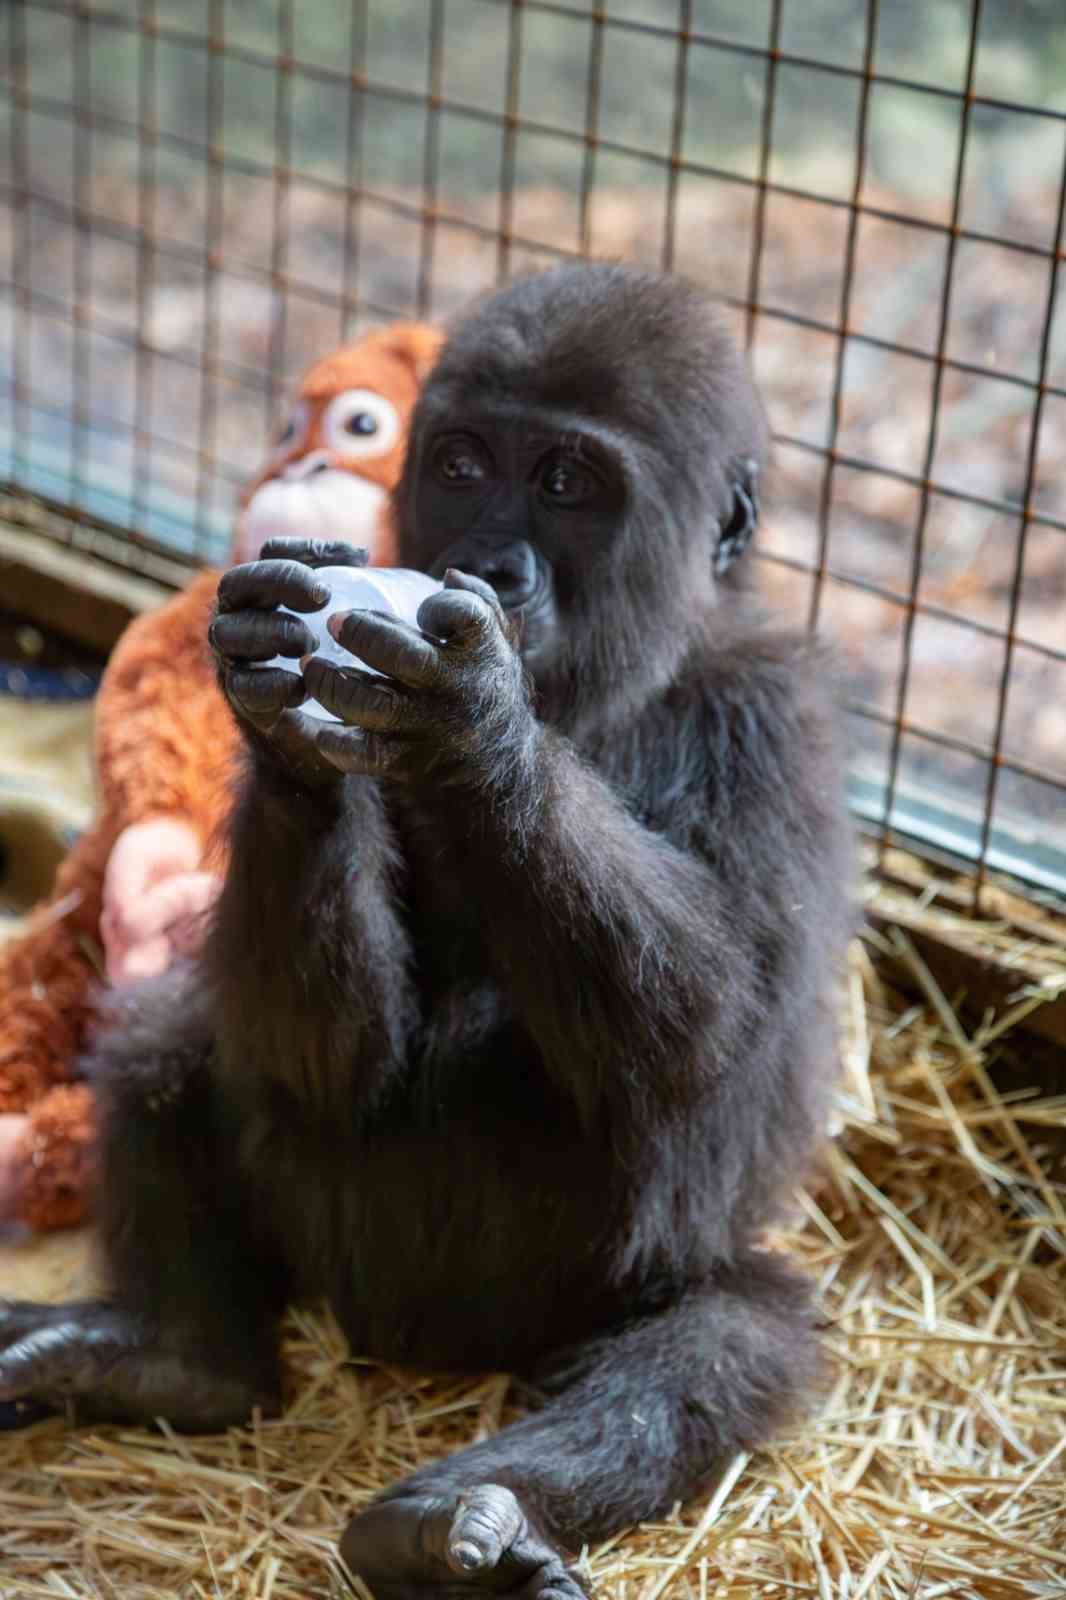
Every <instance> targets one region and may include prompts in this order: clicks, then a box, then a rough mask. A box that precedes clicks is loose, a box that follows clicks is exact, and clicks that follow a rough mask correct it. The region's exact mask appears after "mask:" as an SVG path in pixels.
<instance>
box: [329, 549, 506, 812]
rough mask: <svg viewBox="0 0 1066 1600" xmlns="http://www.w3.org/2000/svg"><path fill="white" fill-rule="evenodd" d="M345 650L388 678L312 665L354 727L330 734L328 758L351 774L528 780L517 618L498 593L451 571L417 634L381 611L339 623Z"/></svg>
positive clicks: (476, 783) (339, 617)
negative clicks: (514, 631)
mask: <svg viewBox="0 0 1066 1600" xmlns="http://www.w3.org/2000/svg"><path fill="white" fill-rule="evenodd" d="M329 630H330V632H331V633H332V634H333V637H334V638H335V639H336V640H337V642H338V644H341V645H343V646H344V648H345V649H346V650H350V651H351V652H352V654H353V655H354V656H357V657H358V658H359V659H360V661H362V662H365V663H366V665H367V666H369V667H373V668H374V669H375V671H376V672H379V673H383V674H384V677H375V676H373V675H372V674H371V673H367V672H362V671H360V670H359V669H358V668H357V667H350V668H348V667H336V666H331V665H330V664H329V663H328V662H326V661H323V660H322V659H321V658H320V657H318V656H316V657H314V658H313V659H312V660H310V661H308V662H306V663H305V664H304V681H305V683H306V685H307V689H308V692H309V693H310V694H311V695H313V696H314V698H315V699H316V700H318V701H319V702H320V703H321V704H322V705H324V706H325V707H326V708H327V710H329V711H332V712H333V713H334V715H336V716H337V717H339V718H340V720H341V723H342V724H343V726H341V727H336V726H335V725H333V724H327V725H325V726H322V725H319V729H318V732H317V743H318V748H319V750H320V751H321V752H322V753H323V754H324V755H325V756H327V757H328V758H329V760H330V761H332V762H333V763H335V765H336V767H337V768H338V769H339V770H340V771H342V772H353V773H365V774H369V775H371V776H373V777H382V778H396V779H399V780H401V781H417V780H418V779H421V778H427V779H432V780H433V781H434V782H437V783H442V782H443V783H450V784H467V783H468V784H470V785H471V786H473V787H476V788H479V789H483V788H484V787H485V786H486V784H487V785H489V786H492V785H494V784H496V783H498V782H501V781H503V782H506V781H507V780H508V779H509V778H512V777H515V776H517V773H518V769H519V768H520V767H521V765H522V758H523V756H524V755H525V754H526V753H527V752H528V751H529V749H530V747H531V745H532V743H533V741H534V740H535V738H536V734H537V730H538V724H537V721H536V718H535V717H534V715H533V711H532V709H531V707H530V704H529V698H528V695H527V692H526V687H525V681H524V678H523V673H522V661H521V658H520V656H519V654H518V652H517V650H516V649H515V647H514V644H513V642H512V638H511V631H510V628H509V626H508V623H507V619H506V616H505V614H504V612H503V610H502V608H501V606H500V603H499V601H498V600H497V598H496V595H495V593H494V592H493V590H492V589H491V588H490V587H489V585H488V584H487V583H483V582H482V581H481V580H480V579H479V578H473V577H470V576H469V575H468V574H467V573H462V572H455V571H449V572H448V573H447V574H446V575H445V579H444V588H443V589H442V590H441V591H440V592H439V593H438V594H434V595H430V597H429V599H428V600H424V601H423V602H422V605H421V606H420V608H419V612H418V627H417V628H412V627H410V626H409V625H408V624H407V623H405V622H401V621H400V620H399V619H397V618H395V617H388V616H385V615H383V614H382V613H380V612H376V611H349V612H346V613H338V614H336V615H334V616H332V617H331V618H330V620H329Z"/></svg>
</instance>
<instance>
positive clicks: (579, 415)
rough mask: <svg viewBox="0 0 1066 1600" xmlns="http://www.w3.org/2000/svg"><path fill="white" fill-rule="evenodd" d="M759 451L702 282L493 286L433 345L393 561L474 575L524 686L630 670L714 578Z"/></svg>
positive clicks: (667, 666) (700, 605)
mask: <svg viewBox="0 0 1066 1600" xmlns="http://www.w3.org/2000/svg"><path fill="white" fill-rule="evenodd" d="M765 447H766V425H765V421H764V418H763V413H762V409H761V407H760V404H759V401H758V398H757V396H756V394H755V391H754V388H753V386H752V383H751V380H750V378H749V377H748V374H747V371H746V368H745V365H744V362H743V359H742V357H741V356H740V354H739V352H738V351H737V348H736V346H735V345H734V343H733V341H732V339H731V338H730V337H729V335H728V333H727V332H726V331H725V329H724V327H723V325H722V322H721V320H720V318H719V316H718V314H717V313H716V312H715V310H714V308H713V306H712V305H711V303H710V301H709V300H708V298H707V297H706V295H705V294H704V293H703V292H702V291H700V290H699V289H697V288H695V287H694V286H693V285H691V284H688V283H686V282H684V281H682V280H680V279H677V278H673V277H667V276H663V275H659V274H656V273H651V272H644V271H639V270H635V269H631V268H625V267H620V266H612V265H588V264H581V265H574V266H565V267H559V268H555V269H553V270H551V271H549V272H545V273H541V274H539V275H537V276H535V277H530V278H524V279H521V280H519V281H517V282H515V283H513V284H512V285H510V286H509V287H508V288H506V289H504V290H502V291H501V292H500V293H498V294H496V295H494V296H493V297H492V298H490V299H489V300H487V301H486V302H485V303H484V305H483V306H482V307H481V308H480V309H478V310H477V311H475V313H474V314H473V315H472V316H470V317H468V318H467V320H466V321H464V322H463V323H461V324H460V325H459V327H458V328H457V329H456V331H455V332H454V333H453V335H452V337H451V338H450V339H449V341H448V343H447V345H446V346H445V349H444V352H443V354H442V355H441V357H440V359H439V361H438V363H437V365H436V367H435V369H434V371H433V373H432V375H431V377H430V379H429V381H428V383H427V385H426V387H425V389H424V391H423V394H422V398H421V400H420V402H419V405H418V407H417V410H416V412H415V416H414V419H413V425H412V435H411V444H410V448H409V451H408V455H407V463H406V466H405V469H404V473H403V476H402V479H401V481H400V484H399V486H398V488H397V492H396V513H397V526H398V532H399V554H400V559H401V561H402V562H403V563H404V564H405V565H409V566H415V567H419V568H422V569H423V570H425V571H428V572H431V573H434V574H438V575H439V574H443V572H444V570H445V569H446V568H448V567H456V568H459V569H460V570H462V571H465V572H469V573H473V574H475V575H476V576H478V577H480V578H483V579H485V580H486V581H487V582H488V583H490V584H492V586H493V588H494V589H495V590H496V592H497V594H498V595H499V598H500V600H501V601H502V603H503V605H504V607H505V608H506V609H507V610H508V612H510V613H511V614H512V616H514V618H515V619H516V621H517V623H518V626H519V630H520V639H521V647H522V652H523V655H524V657H525V660H526V663H527V665H528V667H529V670H530V672H531V673H532V675H533V678H534V680H535V682H536V684H537V686H538V688H539V689H540V690H541V691H542V693H544V692H545V691H549V690H550V689H552V688H554V689H556V690H557V691H560V692H562V691H564V690H565V688H566V686H567V685H569V687H570V688H571V689H572V688H574V687H576V683H575V678H580V681H581V686H582V691H583V693H585V694H587V692H588V688H589V680H590V678H591V679H593V680H597V681H600V682H603V683H605V684H607V683H609V682H610V680H611V678H612V677H616V676H617V675H619V674H622V675H628V676H629V677H635V678H636V679H638V680H640V682H641V683H642V684H643V685H645V686H646V685H647V684H648V681H649V678H650V677H651V678H657V677H659V676H665V677H667V678H668V677H670V676H671V675H672V673H673V671H674V669H675V667H676V664H677V660H678V658H679V655H680V654H683V652H684V649H685V646H686V643H687V641H688V640H689V639H690V638H691V637H692V632H693V630H694V629H696V628H699V629H700V630H701V631H704V630H705V629H706V626H707V619H708V615H709V614H710V613H711V612H713V610H714V608H715V605H716V598H717V597H718V596H719V595H720V594H721V593H722V591H723V580H724V587H725V588H726V589H728V588H729V587H731V574H732V570H733V562H734V560H735V559H736V558H738V557H739V556H740V555H741V554H742V553H743V549H744V547H745V545H746V544H747V542H748V540H749V538H750V535H751V532H752V530H753V527H754V522H755V511H756V485H757V479H758V473H759V469H760V466H761V463H762V460H763V457H764V453H765ZM727 574H729V576H727ZM712 625H713V618H712ZM553 698H554V697H553Z"/></svg>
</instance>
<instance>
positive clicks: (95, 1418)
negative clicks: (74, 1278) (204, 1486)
mask: <svg viewBox="0 0 1066 1600" xmlns="http://www.w3.org/2000/svg"><path fill="white" fill-rule="evenodd" d="M259 1364H260V1365H261V1363H259ZM249 1365H250V1366H252V1365H256V1364H255V1363H252V1362H251V1361H250V1362H249ZM268 1387H269V1386H268ZM5 1402H6V1403H7V1404H6V1406H5V1420H6V1421H7V1425H8V1426H10V1425H11V1421H10V1419H11V1416H12V1405H14V1406H15V1407H17V1408H18V1411H19V1412H21V1413H22V1414H23V1415H24V1416H25V1420H27V1421H30V1420H32V1419H33V1417H34V1416H35V1415H39V1414H40V1409H41V1407H45V1408H47V1409H51V1410H56V1411H64V1410H65V1411H67V1412H68V1413H69V1414H70V1416H71V1417H72V1420H74V1421H77V1422H99V1421H120V1422H154V1421H156V1420H157V1419H158V1418H160V1417H162V1418H165V1419H166V1420H167V1421H168V1422H171V1423H173V1424H174V1426H175V1427H177V1428H181V1429H185V1430H187V1431H190V1432H196V1433H213V1432H216V1431H218V1430H219V1429H221V1428H226V1427H228V1426H229V1425H230V1424H231V1423H234V1422H244V1421H246V1420H247V1418H248V1417H249V1416H250V1415H251V1412H252V1408H253V1406H255V1405H257V1404H258V1405H261V1406H263V1408H264V1409H265V1410H268V1411H270V1410H275V1409H276V1408H277V1395H276V1394H273V1393H264V1392H263V1391H262V1389H260V1388H257V1387H256V1385H255V1384H254V1383H253V1382H252V1381H250V1380H249V1379H248V1378H247V1377H246V1376H245V1375H243V1374H238V1375H233V1374H232V1373H230V1374H227V1373H225V1372H223V1371H220V1370H218V1369H217V1367H213V1366H212V1364H211V1363H210V1362H209V1361H208V1360H206V1359H203V1360H193V1359H190V1358H189V1357H188V1356H187V1355H184V1354H182V1352H181V1351H180V1350H179V1349H178V1348H176V1347H175V1346H173V1345H172V1344H170V1343H169V1342H164V1341H163V1340H162V1339H160V1338H158V1337H156V1336H153V1335H152V1334H151V1333H149V1331H148V1330H146V1329H145V1328H144V1327H143V1326H142V1325H141V1324H140V1323H139V1322H137V1321H136V1320H135V1319H134V1318H132V1317H130V1316H129V1315H128V1314H127V1313H126V1312H124V1311H123V1310H122V1309H121V1308H120V1307H118V1306H113V1305H110V1304H108V1303H107V1302H106V1301H102V1300H87V1301H81V1302H79V1303H77V1304H74V1305H60V1306H50V1305H34V1304H33V1303H31V1302H28V1301H5V1302H0V1404H3V1403H5ZM16 1414H17V1413H16Z"/></svg>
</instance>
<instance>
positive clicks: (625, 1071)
mask: <svg viewBox="0 0 1066 1600" xmlns="http://www.w3.org/2000/svg"><path fill="white" fill-rule="evenodd" d="M450 581H451V588H450V589H446V590H445V591H444V592H443V593H442V594H441V595H439V596H435V597H433V598H432V599H430V600H429V601H427V602H426V603H425V605H424V606H423V608H422V612H421V614H420V619H419V620H420V622H421V624H422V627H423V629H424V630H425V632H424V633H422V634H419V633H417V632H415V631H414V630H412V629H410V628H406V627H405V626H404V625H402V624H397V623H392V622H389V621H387V620H385V619H382V618H379V617H375V616H372V615H370V614H367V613H353V614H352V615H351V616H350V617H349V618H348V619H347V620H346V621H345V622H343V623H342V624H341V625H340V626H339V628H338V638H339V639H340V642H341V643H343V644H344V645H345V647H346V648H348V649H350V650H352V651H353V653H356V654H358V655H359V656H360V657H361V658H362V659H364V660H366V661H368V662H370V663H371V664H372V665H374V666H375V667H377V668H379V670H381V671H383V672H386V673H388V674H390V681H389V682H386V681H385V680H383V679H371V678H368V677H367V676H366V675H365V674H358V673H354V672H349V673H340V672H337V671H335V670H333V669H330V668H329V667H328V666H326V665H325V664H324V663H321V662H318V661H313V662H309V663H307V664H306V666H305V674H306V678H307V683H308V687H309V689H310V691H311V692H312V693H313V694H314V695H315V696H316V697H317V698H318V699H320V700H322V701H323V702H324V703H326V704H328V705H329V706H330V707H331V709H333V710H334V711H336V712H337V713H338V715H340V716H341V718H342V720H343V721H344V722H346V723H347V724H348V726H347V727H340V728H336V729H330V730H329V731H324V732H322V733H321V734H319V736H318V745H319V748H320V749H322V750H323V751H324V752H326V753H327V754H329V755H330V756H331V758H332V759H333V760H334V761H335V762H336V763H337V764H338V766H342V767H343V768H344V769H345V770H347V771H351V772H361V773H373V774H376V775H379V776H381V777H383V778H384V779H385V780H386V781H390V780H392V781H397V782H400V783H402V784H404V785H410V786H411V792H413V794H414V795H415V797H416V799H417V803H418V805H419V806H421V807H424V808H425V809H427V810H428V811H429V812H430V814H431V815H432V816H433V817H434V820H435V822H436V823H437V824H438V825H439V826H440V828H441V829H442V832H443V834H444V837H445V838H446V839H447V841H448V854H449V857H450V860H451V863H452V865H453V866H454V868H455V870H456V871H457V872H458V873H459V874H460V880H461V881H462V882H463V883H464V884H465V885H467V886H468V889H469V895H470V897H471V900H472V901H473V902H474V903H475V906H476V920H477V921H478V922H479V923H480V925H481V926H482V927H483V929H484V941H483V943H484V949H485V952H486V958H487V960H488V961H489V962H490V963H491V964H492V965H493V966H494V967H495V969H496V972H497V974H498V975H499V977H500V979H501V981H502V983H503V985H504V987H505V988H506V990H507V993H508V995H509V997H510V1000H511V1003H512V1004H513V1005H514V1007H515V1009H516V1011H517V1013H518V1015H519V1016H520V1017H521V1019H522V1021H523V1023H524V1025H525V1027H526V1028H527V1030H528V1031H529V1032H530V1033H531V1035H532V1036H533V1037H534V1038H535V1039H536V1041H537V1044H538V1046H539V1048H540V1051H541V1053H542V1055H543V1058H544V1060H545V1062H546V1064H547V1066H548V1067H549V1070H550V1071H551V1072H552V1074H553V1076H554V1077H555V1078H556V1080H557V1081H559V1082H561V1083H563V1084H565V1086H566V1087H567V1089H568V1091H569V1092H570V1094H571V1095H572V1096H573V1098H574V1100H575V1101H576V1102H577V1104H578V1105H579V1107H580V1109H581V1111H582V1114H583V1116H584V1117H585V1118H586V1119H588V1120H590V1121H591V1120H592V1119H594V1118H595V1117H596V1116H597V1115H598V1114H599V1113H600V1112H601V1110H602V1107H603V1104H604V1102H607V1103H611V1102H612V1101H613V1102H615V1103H616V1104H618V1108H619V1110H620V1111H621V1112H622V1113H623V1115H622V1116H621V1117H620V1119H619V1125H620V1126H622V1125H624V1126H626V1127H629V1128H630V1129H637V1128H639V1127H641V1126H646V1124H647V1120H648V1119H649V1118H651V1119H652V1120H653V1121H661V1120H670V1121H673V1122H675V1123H676V1119H677V1116H678V1114H679V1113H680V1112H684V1110H685V1108H686V1106H688V1105H689V1104H692V1105H695V1104H698V1103H704V1104H705V1103H706V1100H707V1096H708V1092H709V1090H710V1088H711V1085H712V1083H713V1080H714V1077H715V1076H716V1075H717V1074H720V1073H722V1072H723V1071H724V1070H725V1069H726V1068H727V1066H728V1063H730V1062H740V1061H742V1060H743V1059H744V1053H745V1052H744V1049H743V1042H744V1039H745V1036H746V1035H748V1036H749V1039H750V1042H754V1034H755V1031H756V1028H757V1024H758V1016H759V1010H760V1006H761V999H760V994H761V988H762V985H761V982H760V973H759V970H758V968H759V963H760V961H761V959H762V952H761V951H760V949H759V945H758V931H757V930H758V925H759V923H760V921H761V919H760V918H757V917H756V918H753V917H752V916H751V907H750V906H749V905H747V903H746V901H745V902H744V903H741V902H740V901H738V898H737V893H738V884H739V883H743V882H745V881H750V878H751V873H750V871H748V872H740V873H738V874H736V875H735V876H732V881H731V882H726V881H723V878H722V876H721V874H720V873H719V872H717V871H714V870H712V868H711V866H710V865H709V864H708V862H707V861H705V860H703V859H701V858H700V856H699V855H698V854H696V853H695V852H694V851H690V850H687V849H683V848H681V847H679V846H678V845H677V844H675V843H672V842H671V841H670V840H669V839H668V838H667V837H665V835H664V834H663V833H659V832H655V831H653V830H652V829H650V828H648V827H645V826H644V825H643V824H642V823H641V822H640V821H639V820H638V819H637V818H635V817H634V816H633V815H631V814H630V812H629V811H628V810H627V809H626V807H625V805H624V804H623V802H622V800H621V799H620V798H619V797H618V796H616V795H615V794H614V793H613V792H612V790H611V789H610V787H609V786H608V784H607V783H606V782H604V781H603V779H602V778H601V777H600V776H599V775H598V773H596V772H595V771H594V770H593V769H592V768H591V767H590V766H589V765H588V764H587V763H586V762H585V761H584V760H583V759H582V757H581V756H580V755H579V754H578V753H577V752H576V751H575V750H574V749H573V748H572V747H571V746H570V745H569V744H568V743H567V741H566V740H564V739H563V738H561V737H560V736H559V735H558V734H556V733H555V732H554V731H553V730H552V729H551V728H549V727H546V726H545V725H544V724H542V723H540V722H539V721H538V720H537V718H536V717H535V715H534V713H533V711H532V709H531V707H530V705H529V701H528V698H527V695H526V691H525V687H524V684H523V680H522V675H521V671H520V666H519V662H518V658H517V656H516V655H515V652H514V651H513V649H512V647H511V645H510V643H509V641H508V639H507V637H506V634H505V631H504V626H503V624H502V619H501V617H500V614H499V612H498V609H497V608H496V607H495V605H494V603H493V601H492V599H491V597H489V596H487V595H486V594H485V593H483V592H482V588H481V586H475V584H474V583H473V582H472V581H471V580H469V579H466V578H460V577H459V575H455V576H454V577H452V579H451V580H450ZM470 590H473V592H469V591H470ZM464 591H466V592H464ZM427 635H429V636H430V637H427ZM692 714H698V708H696V707H693V711H692ZM353 725H354V726H353ZM669 743H670V741H668V740H665V741H662V744H663V747H666V746H668V745H669ZM693 743H694V744H695V745H697V746H698V743H699V735H698V732H697V734H696V736H695V739H694V740H693ZM689 787H690V788H691V785H690V786H689ZM769 787H770V785H768V784H764V785H763V788H764V789H766V790H768V789H769ZM780 788H781V786H780V784H778V785H777V792H778V799H779V802H780V806H781V808H782V809H783V810H784V811H785V812H788V810H789V808H790V806H792V805H801V804H806V802H807V798H808V797H806V796H802V797H801V796H798V795H797V796H793V797H791V798H790V797H788V796H786V795H784V794H782V793H780ZM750 799H751V802H752V805H753V806H754V804H755V802H756V800H757V799H758V796H757V794H756V793H755V792H754V791H753V793H752V795H751V796H750ZM724 800H725V797H724V796H722V797H717V796H708V802H707V803H708V806H711V805H718V804H721V803H723V802H724ZM742 803H743V802H742ZM759 809H766V802H765V801H760V803H759ZM747 820H748V821H749V822H753V821H755V820H756V819H755V818H753V817H749V818H748V819H747ZM834 822H835V818H834ZM768 826H773V824H772V823H769V822H768ZM755 848H756V849H757V848H758V846H757V845H756V847H755ZM774 853H775V855H776V854H778V852H777V851H776V850H775V852H774ZM741 892H742V891H741Z"/></svg>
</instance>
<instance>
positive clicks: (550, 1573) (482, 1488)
mask: <svg viewBox="0 0 1066 1600" xmlns="http://www.w3.org/2000/svg"><path fill="white" fill-rule="evenodd" d="M341 1555H342V1556H343V1558H344V1560H345V1563H346V1564H347V1566H348V1568H349V1570H350V1571H351V1572H352V1573H354V1574H355V1575H356V1576H357V1577H359V1578H362V1580H363V1582H364V1583H366V1584H367V1585H368V1586H369V1588H370V1589H371V1590H372V1592H373V1594H374V1596H375V1600H418V1597H423V1600H425V1597H426V1596H428V1595H430V1594H432V1595H435V1596H437V1597H438V1600H473V1597H474V1596H475V1595H477V1594H497V1595H508V1596H513V1597H516V1600H587V1590H586V1589H585V1587H584V1585H583V1584H582V1583H581V1581H580V1580H579V1579H578V1578H577V1577H576V1576H575V1574H574V1573H573V1572H571V1571H570V1570H568V1568H567V1567H566V1565H565V1563H564V1562H563V1559H562V1557H561V1556H560V1555H559V1553H558V1551H556V1550H553V1549H552V1548H551V1546H550V1545H548V1544H546V1543H545V1542H544V1540H543V1539H541V1538H539V1537H537V1535H536V1534H534V1533H533V1532H532V1531H531V1530H530V1527H529V1524H528V1522H527V1521H526V1517H525V1514H524V1513H523V1511H522V1508H521V1506H520V1505H519V1503H518V1501H517V1500H516V1499H515V1497H514V1495H513V1494H512V1493H511V1491H510V1489H504V1488H502V1487H501V1486H500V1485H499V1484H495V1483H481V1484H477V1485H474V1486H472V1487H471V1488H470V1489H467V1490H465V1491H463V1492H461V1493H451V1494H444V1495H430V1494H411V1495H405V1494H403V1493H400V1494H398V1495H396V1496H395V1497H394V1498H392V1499H387V1500H381V1501H378V1502H377V1503H376V1504H374V1505H372V1506H370V1507H369V1509H368V1510H366V1511H364V1512H363V1513H362V1514H361V1515H360V1516H358V1517H356V1518H355V1520H354V1522H352V1523H350V1524H349V1526H348V1529H347V1531H346V1533H345V1535H344V1538H343V1540H342V1541H341Z"/></svg>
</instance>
